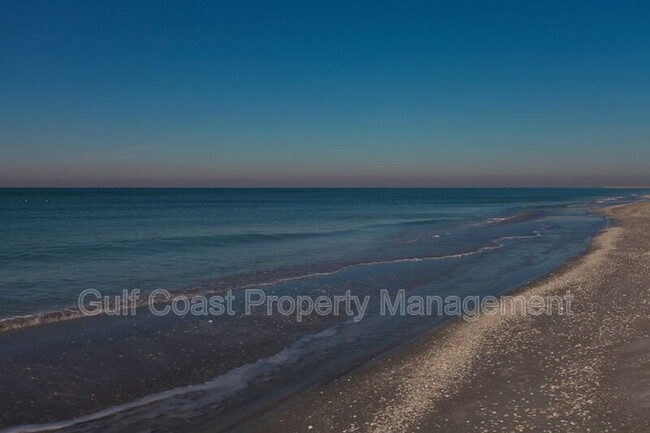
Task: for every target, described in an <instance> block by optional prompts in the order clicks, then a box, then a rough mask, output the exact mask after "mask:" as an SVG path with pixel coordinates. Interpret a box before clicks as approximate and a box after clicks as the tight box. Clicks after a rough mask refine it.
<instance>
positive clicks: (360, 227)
mask: <svg viewBox="0 0 650 433" xmlns="http://www.w3.org/2000/svg"><path fill="white" fill-rule="evenodd" d="M642 194H644V192H643V191H638V190H613V189H527V188H516V189H515V188H513V189H489V188H486V189H0V239H1V240H2V242H0V318H1V319H2V322H1V323H2V324H3V329H4V331H3V332H0V345H3V347H12V348H14V349H15V350H14V351H12V353H13V355H11V356H9V355H5V356H0V365H2V366H3V367H2V368H3V369H5V370H6V371H12V372H15V371H19V372H20V371H23V370H24V369H25V368H27V367H29V368H28V370H29V373H25V374H29V375H30V377H31V378H32V379H33V378H34V377H35V376H36V377H38V375H39V371H41V374H42V378H43V381H40V382H39V385H38V387H37V388H34V389H31V388H30V387H29V386H27V385H26V383H32V382H29V380H28V379H26V378H21V376H20V373H12V375H13V376H16V374H18V376H16V377H15V378H13V379H7V380H4V379H3V385H4V389H5V392H4V393H3V396H2V397H1V398H0V406H3V407H6V408H8V409H7V411H6V414H5V415H6V417H5V419H2V420H1V421H2V423H1V424H0V427H8V426H12V425H16V424H25V423H45V424H46V426H45V427H43V428H46V427H47V425H50V426H51V424H48V423H52V422H58V421H66V420H73V421H69V422H70V424H65V423H64V424H65V426H66V428H70V429H71V430H70V431H74V428H76V426H78V425H80V426H83V428H89V427H88V426H91V427H92V428H106V427H107V426H110V427H111V428H112V429H114V430H115V431H121V430H120V428H122V429H123V430H124V431H128V430H130V429H132V428H134V426H137V425H139V424H138V422H140V421H139V420H142V419H149V420H151V419H156V422H157V423H158V427H160V428H161V429H163V430H165V429H167V430H169V431H174V429H176V430H178V429H183V428H186V427H188V425H195V424H192V423H198V422H205V419H206V418H205V417H208V418H210V417H212V418H210V420H211V422H212V423H213V424H214V423H216V424H214V425H215V429H216V430H215V431H218V430H219V428H221V427H223V428H224V429H225V428H226V427H228V426H230V425H233V423H240V422H241V420H242V418H243V417H245V416H246V414H247V413H250V412H251V411H254V410H260V409H259V408H260V407H261V406H264V407H268V406H269V405H272V404H274V402H277V401H279V400H281V399H283V398H286V397H287V396H290V395H292V394H294V393H296V392H298V391H299V390H300V389H304V388H306V387H308V386H310V385H313V384H314V383H318V382H322V381H327V380H331V379H332V378H334V377H337V375H339V374H341V373H342V372H344V371H348V370H350V369H352V368H354V367H355V366H358V365H361V364H362V363H364V362H366V361H367V360H369V359H371V358H373V357H375V356H380V355H381V354H382V353H386V352H388V351H390V350H392V349H394V348H396V347H399V346H400V345H402V344H405V343H406V342H408V341H412V340H413V339H415V338H417V337H418V336H420V335H422V334H423V333H425V332H428V331H430V330H431V329H432V328H433V327H435V326H437V325H439V324H440V323H442V322H444V321H445V320H446V318H445V317H441V316H435V317H434V316H425V317H386V316H384V315H382V314H379V301H378V299H377V294H378V293H379V291H380V290H384V291H386V292H387V293H392V294H395V293H397V291H399V290H404V291H406V292H408V293H409V294H419V295H440V296H449V295H455V296H459V297H464V296H470V295H499V294H503V293H506V292H508V291H511V290H513V289H516V288H517V287H520V286H521V285H523V284H525V283H527V282H529V281H532V280H534V279H537V278H540V277H542V276H544V275H546V274H548V273H549V272H551V271H553V270H554V269H557V268H558V267H559V266H560V265H561V264H562V263H564V262H566V261H567V260H570V259H571V258H574V257H576V256H578V255H580V254H581V253H583V252H584V251H585V249H586V248H587V245H588V242H589V240H590V239H591V238H592V237H593V236H594V235H595V234H596V233H598V231H600V230H602V229H603V228H604V227H606V225H607V221H606V220H605V219H604V218H603V217H602V216H601V215H599V214H598V213H596V212H594V211H595V210H597V209H598V208H599V207H603V206H606V205H612V204H622V203H626V202H630V201H634V200H637V199H638V198H639V197H640V196H641V195H642ZM244 288H259V289H260V290H263V291H264V292H265V293H267V294H274V295H277V296H283V295H291V296H297V295H305V296H307V295H309V296H320V295H335V294H339V295H340V294H344V293H346V292H348V293H353V294H355V295H359V296H361V295H363V296H369V297H370V299H371V301H370V302H369V306H368V310H367V314H366V315H365V317H364V318H363V320H361V321H354V320H351V318H350V317H332V316H328V317H308V318H306V319H305V320H301V321H296V320H294V319H295V318H294V317H277V316H269V315H265V314H263V313H261V312H260V313H259V314H254V315H251V316H239V315H238V316H234V317H233V316H220V317H215V318H212V317H191V316H186V317H181V318H179V317H152V316H151V315H150V314H142V315H139V316H137V317H128V318H116V317H112V318H109V317H104V316H101V317H96V318H90V319H89V318H83V319H73V320H66V321H60V322H57V317H58V316H57V314H60V317H61V318H65V317H68V318H69V314H67V313H69V312H70V311H73V310H74V309H75V308H76V302H77V298H78V296H79V293H80V292H81V291H83V290H85V289H96V290H99V291H101V293H102V294H106V295H109V294H119V293H121V292H122V291H123V290H134V289H140V290H142V291H143V293H147V292H151V291H153V290H156V289H167V290H169V291H172V292H174V293H177V294H182V293H191V294H200V293H206V294H207V293H224V292H225V291H227V290H232V291H233V293H237V291H238V290H243V289H244ZM45 316H47V317H48V321H49V322H54V323H48V324H42V325H39V323H40V322H39V320H38V319H39V318H40V317H45ZM25 317H30V318H33V319H34V320H31V321H29V322H28V324H29V325H30V326H29V327H21V326H23V324H24V323H26V322H25V321H24V318H25ZM13 324H16V326H12V325H13ZM43 342H45V343H46V344H45V345H44V343H43ZM45 348H47V349H45ZM63 360H64V361H63ZM63 363H65V365H63ZM97 363H99V364H101V368H98V367H97V365H98V364H97ZM66 365H67V366H68V367H66ZM70 366H75V369H74V370H73V369H71V368H70ZM152 366H154V367H155V368H153V367H152ZM32 367H33V368H32ZM39 369H41V370H39ZM53 370H56V372H57V373H56V377H57V379H56V380H51V379H47V378H48V377H52V371H53ZM125 371H129V372H130V373H129V375H131V376H133V377H124V374H123V372H125ZM118 372H119V373H120V377H121V379H115V377H114V376H111V375H115V374H116V373H118ZM0 373H1V372H0ZM129 375H127V376H129ZM134 377H137V381H135V382H137V384H134V381H133V380H132V379H133V378H134ZM12 380H13V382H12ZM111 381H113V382H111ZM107 382H111V383H113V384H114V385H113V387H114V389H113V387H102V386H101V385H102V384H105V383H107ZM71 383H74V385H73V386H72V385H71ZM120 383H122V384H123V386H122V387H120V385H119V384H120ZM197 384H199V385H197ZM34 386H35V387H36V385H34ZM91 391H92V394H93V398H92V399H89V398H87V396H88V394H89V393H90V392H91ZM57 392H65V393H66V394H67V395H68V400H66V407H65V408H62V407H61V406H60V405H58V404H57V402H56V400H55V399H46V398H45V397H42V398H43V401H40V402H39V410H38V411H34V410H32V409H30V406H29V405H28V404H26V403H25V404H23V403H21V401H23V400H24V395H22V394H25V393H33V394H30V395H32V396H33V395H36V394H40V395H56V393H57ZM30 398H33V397H30ZM32 403H33V402H32ZM224 407H230V408H236V409H237V410H235V411H229V412H228V415H223V416H222V417H221V418H218V419H217V420H215V419H214V413H215V408H220V409H219V410H218V411H217V412H218V413H225V412H223V410H222V409H223V408H224ZM98 411H102V412H98ZM98 413H99V414H98ZM89 414H95V415H92V416H91V417H90V418H87V416H88V415H89ZM197 414H198V415H197ZM83 417H86V418H83ZM75 419H76V420H77V421H74V420H75ZM79 420H81V421H79ZM197 420H203V421H197ZM152 422H153V421H152ZM118 427H119V428H118ZM154 427H155V426H154ZM80 428H81V427H80ZM36 431H38V428H37V430H36ZM80 431H83V429H82V430H80Z"/></svg>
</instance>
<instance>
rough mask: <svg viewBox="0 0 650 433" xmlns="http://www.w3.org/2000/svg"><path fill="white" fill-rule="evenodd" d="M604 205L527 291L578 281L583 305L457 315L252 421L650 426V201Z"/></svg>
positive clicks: (308, 426)
mask: <svg viewBox="0 0 650 433" xmlns="http://www.w3.org/2000/svg"><path fill="white" fill-rule="evenodd" d="M604 212H605V213H606V214H607V216H608V217H610V218H611V221H612V226H611V227H610V228H609V229H607V230H605V231H603V232H602V233H601V234H599V235H598V236H597V237H596V238H594V240H593V241H592V244H591V246H590V249H589V252H588V253H587V254H586V255H584V256H582V257H580V258H578V259H576V260H574V261H572V262H571V263H569V264H567V265H566V266H565V267H563V268H562V269H560V270H558V271H557V272H555V273H554V274H552V275H550V276H548V277H547V278H545V279H544V280H542V281H539V282H536V283H534V284H532V285H530V286H529V287H526V288H524V289H523V290H521V291H519V292H518V296H523V297H530V296H533V295H543V296H546V295H563V294H565V293H567V292H568V291H570V292H571V294H572V295H573V296H574V301H573V311H574V314H573V315H563V316H560V315H553V316H546V315H543V316H531V315H525V316H522V315H495V316H482V317H481V318H479V319H478V320H477V321H474V322H463V321H457V322H454V323H451V324H449V325H448V326H444V327H442V328H440V329H438V330H436V331H434V332H433V333H431V334H429V335H428V336H426V337H424V338H421V339H420V340H418V341H416V342H415V343H413V344H411V345H409V346H407V347H406V348H404V349H402V350H399V351H397V352H396V353H394V354H392V355H389V356H387V357H382V358H381V359H377V360H375V361H372V362H371V363H369V364H368V365H366V366H364V367H362V368H361V369H358V370H356V371H354V372H353V373H350V374H348V375H344V376H342V377H340V378H339V379H338V380H336V381H335V382H333V383H330V384H328V385H324V386H321V387H316V388H314V389H312V390H310V391H309V392H308V393H306V394H302V395H300V396H298V397H296V398H294V399H292V400H290V401H288V402H286V403H285V404H284V406H283V407H280V408H278V409H277V410H276V411H275V412H274V413H272V414H271V415H268V416H267V417H266V418H264V419H261V420H259V421H257V422H256V423H254V424H253V425H249V426H246V430H251V431H256V432H303V431H316V432H321V431H328V432H411V431H443V432H467V431H479V432H491V431H506V432H512V431H515V432H516V431H522V432H523V431H540V432H542V431H549V432H550V431H563V432H571V431H575V432H590V431H591V432H601V431H610V432H611V431H617V432H621V431H623V432H647V431H650V203H648V202H642V203H637V204H632V205H626V206H619V207H614V208H609V209H607V210H605V211H604ZM206 431H209V429H208V430H206Z"/></svg>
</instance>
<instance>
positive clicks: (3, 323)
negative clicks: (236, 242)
mask: <svg viewBox="0 0 650 433" xmlns="http://www.w3.org/2000/svg"><path fill="white" fill-rule="evenodd" d="M540 236H542V233H541V231H539V230H535V231H534V232H533V234H531V235H511V236H502V237H499V238H497V239H492V240H490V241H489V245H486V246H483V247H480V248H477V249H474V250H470V251H464V252H459V253H452V254H443V255H434V256H421V257H403V258H396V259H386V260H373V261H367V262H357V263H351V264H348V265H344V266H340V267H337V268H334V269H331V270H325V271H319V272H311V273H306V274H299V275H293V276H287V277H282V278H277V279H272V280H270V281H262V282H253V283H248V284H240V285H236V284H233V285H232V286H229V287H220V288H218V289H211V288H193V289H187V290H182V291H179V292H177V293H174V294H173V295H174V296H173V297H172V298H171V299H169V300H167V301H164V302H171V301H172V300H173V299H174V297H180V296H189V297H193V296H204V295H209V294H217V293H223V292H225V291H226V290H228V289H232V290H243V289H251V288H262V287H272V286H276V285H278V284H283V283H288V282H291V281H300V280H305V279H309V278H319V277H327V276H332V275H336V274H340V273H342V272H345V271H348V270H350V269H355V268H359V267H367V266H377V265H391V264H399V263H418V262H426V261H435V260H450V259H459V258H463V257H470V256H474V255H477V254H482V253H485V252H488V251H492V250H497V249H500V248H502V247H503V246H504V244H503V241H508V240H515V239H533V238H537V237H540ZM145 298H146V297H145ZM161 302H163V301H161ZM146 305H147V303H146V301H144V300H143V301H141V303H140V304H139V305H138V307H143V306H146ZM84 317H88V316H86V315H84V314H83V313H82V312H81V311H80V310H79V309H77V308H73V307H68V308H64V309H60V310H55V311H46V312H39V313H34V314H28V315H21V316H12V317H8V318H4V319H2V320H0V332H3V331H9V330H14V329H21V328H26V327H30V326H37V325H44V324H48V323H55V322H61V321H66V320H73V319H80V318H84Z"/></svg>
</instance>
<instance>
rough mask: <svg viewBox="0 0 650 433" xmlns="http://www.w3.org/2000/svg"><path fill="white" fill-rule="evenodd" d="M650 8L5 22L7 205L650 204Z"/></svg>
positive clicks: (233, 12)
mask: <svg viewBox="0 0 650 433" xmlns="http://www.w3.org/2000/svg"><path fill="white" fill-rule="evenodd" d="M648 22H650V4H648V3H645V2H637V1H622V2H616V3H611V2H605V1H593V2H587V3H582V2H565V1H562V2H561V1H549V2H543V3H539V4H538V3H535V4H523V3H522V2H516V1H504V2H498V3H494V2H491V3H485V2H478V1H460V2H453V3H452V2H448V3H442V2H414V3H412V4H410V5H404V4H401V3H397V2H390V1H378V2H377V1H375V2H369V1H357V2H338V1H334V2H327V3H324V4H311V3H305V2H298V1H278V2H273V3H272V4H268V3H265V2H258V1H238V2H213V3H210V4H201V5H197V4H192V3H189V2H174V1H170V2H162V3H159V2H137V3H124V2H105V1H92V2H81V1H63V2H56V3H54V2H47V1H22V2H3V3H2V4H1V5H0V54H1V55H2V67H0V77H1V79H0V94H2V102H0V187H510V186H514V187H544V186H547V187H603V186H647V185H650V122H649V121H648V119H650V79H648V77H650V26H648V25H647V23H648Z"/></svg>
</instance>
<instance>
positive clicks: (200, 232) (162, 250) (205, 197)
mask: <svg viewBox="0 0 650 433" xmlns="http://www.w3.org/2000/svg"><path fill="white" fill-rule="evenodd" d="M632 194H639V191H623V190H605V189H0V239H2V242H1V243H0V317H10V316H14V315H21V314H30V313H34V312H39V311H49V310H56V309H59V308H65V307H68V306H71V305H74V304H75V302H76V299H77V295H78V293H79V292H80V291H81V290H84V289H88V288H95V289H99V290H101V291H103V292H104V293H119V292H120V291H121V290H123V289H134V288H140V289H143V290H151V289H154V288H168V289H176V290H185V289H193V288H197V287H212V286H219V285H221V286H224V287H226V286H227V287H231V286H232V287H237V286H238V285H240V284H242V283H243V282H246V281H260V282H263V281H264V280H265V279H272V278H280V277H282V276H286V275H297V274H301V273H309V272H315V271H318V270H319V269H331V268H335V267H336V266H345V265H349V264H354V263H360V262H367V261H372V260H389V259H399V258H404V257H416V256H418V255H422V256H428V255H431V254H439V255H444V254H449V253H453V252H458V251H464V250H467V249H472V248H478V247H480V246H482V245H484V244H485V243H486V242H487V241H488V240H489V238H490V237H493V236H495V235H497V234H498V233H496V232H495V230H494V227H492V226H493V225H494V224H489V222H490V221H492V222H500V221H501V220H500V219H499V218H509V217H512V216H517V215H524V217H525V218H523V219H527V220H532V219H534V218H537V217H539V216H540V215H542V214H545V215H547V216H548V215H551V214H556V215H557V214H560V213H564V214H565V218H564V221H561V222H560V221H558V222H557V224H558V225H559V226H562V225H564V226H565V227H567V228H571V229H572V230H574V231H575V233H573V234H572V235H571V236H567V237H566V246H567V247H569V246H570V245H571V243H573V244H576V243H577V244H581V243H583V242H584V240H585V239H586V238H588V237H589V236H590V235H592V234H593V233H594V232H595V230H597V229H598V228H599V227H600V225H599V224H600V223H599V222H598V221H597V219H590V218H585V215H586V214H587V212H586V211H585V210H584V209H580V208H578V207H575V205H585V204H593V205H595V206H597V205H598V203H597V202H598V201H601V202H602V201H603V200H607V202H618V201H624V200H627V199H630V198H633V196H632ZM567 209H570V211H567ZM567 212H568V213H567ZM490 218H493V220H490ZM486 222H487V223H488V224H485V223H486ZM506 222H507V220H503V223H506ZM514 222H518V223H521V222H522V218H520V219H516V220H514ZM503 223H502V224H498V226H499V227H502V226H503V225H504V224H503ZM481 224H483V225H481ZM529 229H531V230H532V229H534V228H533V227H532V226H531V227H528V228H526V227H524V226H521V224H520V227H518V228H515V231H517V230H524V231H526V230H529ZM436 236H437V237H436Z"/></svg>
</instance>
